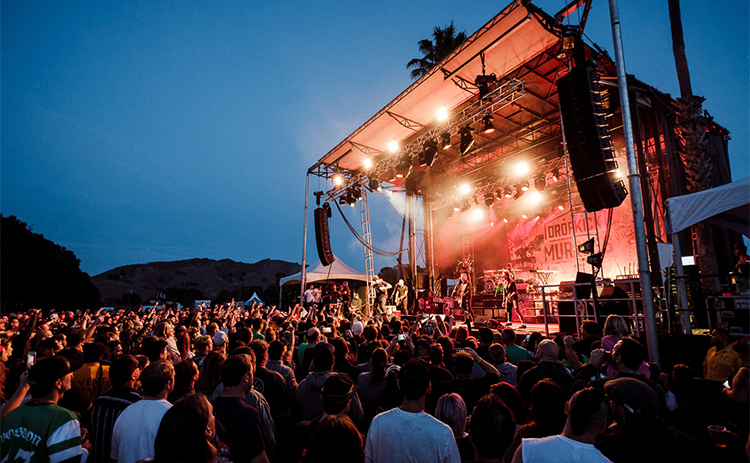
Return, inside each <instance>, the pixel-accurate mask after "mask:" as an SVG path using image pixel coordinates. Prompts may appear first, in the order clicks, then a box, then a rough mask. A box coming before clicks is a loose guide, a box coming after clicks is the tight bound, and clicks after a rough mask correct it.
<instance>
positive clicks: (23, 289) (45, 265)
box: [0, 215, 101, 312]
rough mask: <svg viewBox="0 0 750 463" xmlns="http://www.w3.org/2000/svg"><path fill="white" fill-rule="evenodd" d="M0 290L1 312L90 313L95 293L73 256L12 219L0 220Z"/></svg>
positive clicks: (96, 304) (96, 299)
mask: <svg viewBox="0 0 750 463" xmlns="http://www.w3.org/2000/svg"><path fill="white" fill-rule="evenodd" d="M0 223H1V226H2V230H3V235H2V244H1V247H2V249H0V286H1V287H2V309H3V311H5V312H9V311H13V310H26V309H29V308H44V309H57V310H76V309H94V308H97V307H100V306H101V301H100V300H99V299H100V298H99V290H98V289H97V288H96V286H94V284H93V283H91V281H90V280H89V275H88V274H87V273H84V272H82V271H81V269H80V264H81V261H80V260H79V259H78V258H77V257H76V255H75V254H74V253H73V252H72V251H69V250H68V249H65V248H64V247H62V246H59V245H57V244H55V243H53V242H52V241H50V240H48V239H46V238H45V237H44V236H43V235H41V234H39V233H34V232H32V230H31V227H30V226H28V225H27V224H26V223H24V222H21V221H20V220H18V218H16V217H15V216H12V215H11V216H8V217H5V216H0Z"/></svg>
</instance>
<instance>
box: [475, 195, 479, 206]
mask: <svg viewBox="0 0 750 463" xmlns="http://www.w3.org/2000/svg"><path fill="white" fill-rule="evenodd" d="M474 205H475V206H479V195H476V196H474Z"/></svg>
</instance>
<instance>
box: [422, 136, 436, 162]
mask: <svg viewBox="0 0 750 463" xmlns="http://www.w3.org/2000/svg"><path fill="white" fill-rule="evenodd" d="M437 155H438V149H437V143H435V140H427V141H426V142H424V145H423V146H422V152H421V153H419V167H427V166H430V167H432V165H433V164H434V163H435V159H437Z"/></svg>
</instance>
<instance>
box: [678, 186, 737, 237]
mask: <svg viewBox="0 0 750 463" xmlns="http://www.w3.org/2000/svg"><path fill="white" fill-rule="evenodd" d="M666 205H667V217H668V225H669V226H670V227H671V231H670V233H678V232H680V231H682V230H684V229H686V228H688V227H690V226H691V225H695V224H696V223H698V222H702V221H706V222H708V223H711V224H714V225H720V226H722V227H726V228H730V229H732V230H735V231H737V232H739V233H742V234H743V235H745V236H748V237H750V177H745V178H743V179H742V180H737V181H736V182H732V183H727V184H726V185H722V186H719V187H716V188H711V189H708V190H705V191H699V192H698V193H692V194H689V195H683V196H675V197H672V198H669V199H667V201H666Z"/></svg>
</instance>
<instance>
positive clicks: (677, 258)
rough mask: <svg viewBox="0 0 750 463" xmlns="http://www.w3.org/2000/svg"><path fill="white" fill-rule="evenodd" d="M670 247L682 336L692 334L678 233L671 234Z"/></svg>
mask: <svg viewBox="0 0 750 463" xmlns="http://www.w3.org/2000/svg"><path fill="white" fill-rule="evenodd" d="M672 247H673V248H674V263H675V265H676V266H677V289H678V291H679V292H680V297H679V300H680V305H679V307H680V324H682V334H693V327H692V326H691V325H690V307H689V305H688V295H687V286H686V283H685V268H684V267H683V266H682V248H681V246H680V232H677V233H673V234H672Z"/></svg>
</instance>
